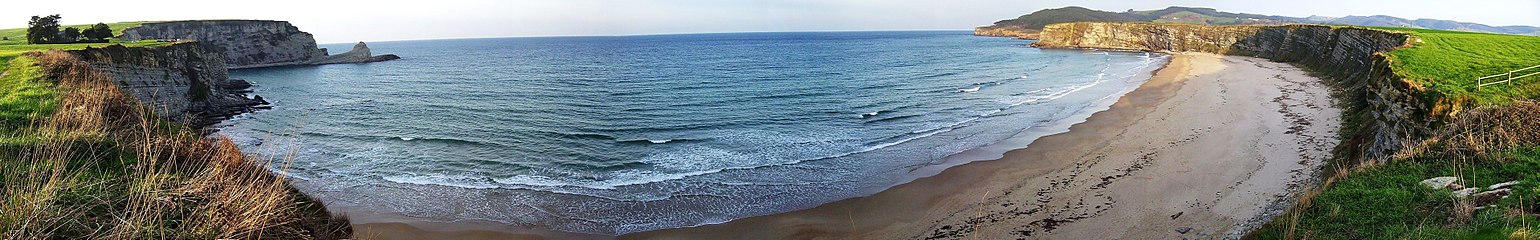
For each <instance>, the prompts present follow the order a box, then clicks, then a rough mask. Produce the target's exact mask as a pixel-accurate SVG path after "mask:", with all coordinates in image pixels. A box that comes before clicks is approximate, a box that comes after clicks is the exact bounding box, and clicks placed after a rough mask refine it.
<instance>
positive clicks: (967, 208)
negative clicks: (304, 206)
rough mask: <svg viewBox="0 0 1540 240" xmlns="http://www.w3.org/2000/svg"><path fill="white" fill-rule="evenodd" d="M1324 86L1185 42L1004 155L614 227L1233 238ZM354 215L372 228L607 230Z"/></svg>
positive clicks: (1273, 191)
mask: <svg viewBox="0 0 1540 240" xmlns="http://www.w3.org/2000/svg"><path fill="white" fill-rule="evenodd" d="M1329 95H1330V92H1329V90H1328V88H1327V87H1326V86H1325V85H1323V83H1322V82H1321V81H1320V80H1318V79H1316V78H1314V77H1310V76H1308V75H1307V74H1306V73H1305V72H1304V71H1302V70H1300V69H1298V68H1295V67H1293V66H1291V65H1288V64H1284V63H1275V62H1270V61H1267V60H1265V59H1258V58H1247V57H1234V56H1219V55H1211V54H1196V53H1179V54H1176V55H1174V56H1172V58H1171V61H1170V63H1169V64H1168V65H1167V66H1166V67H1164V68H1162V69H1161V70H1159V71H1158V72H1157V73H1156V74H1155V76H1154V77H1153V78H1152V79H1151V80H1150V81H1148V82H1146V83H1145V84H1143V85H1141V86H1140V87H1139V88H1138V89H1137V90H1134V91H1133V92H1130V93H1129V94H1127V95H1124V96H1123V97H1122V98H1120V99H1119V100H1118V101H1117V102H1116V103H1115V104H1113V106H1112V107H1111V108H1110V109H1109V110H1107V111H1102V112H1098V113H1095V114H1093V115H1092V116H1091V117H1090V118H1089V119H1088V120H1087V121H1086V122H1083V123H1080V124H1076V125H1074V126H1073V127H1071V128H1070V131H1069V132H1065V133H1061V134H1055V135H1051V136H1047V137H1043V138H1040V139H1038V140H1036V141H1034V142H1033V143H1032V144H1031V145H1030V146H1029V147H1027V148H1025V149H1019V150H1014V151H1011V152H1008V153H1007V154H1006V155H1005V157H1004V158H1002V159H999V160H993V161H981V162H974V163H969V164H964V165H961V166H957V167H953V168H950V169H947V170H945V171H943V172H941V173H940V174H938V175H936V176H932V177H928V178H922V179H918V180H915V181H913V182H910V183H906V184H902V185H899V186H896V187H894V188H892V189H889V190H886V191H883V192H881V193H878V194H876V195H872V196H868V197H861V198H853V199H847V200H842V201H838V202H834V203H829V204H825V205H822V206H819V207H816V208H812V209H806V210H800V211H794V212H788V213H782V214H776V215H769V216H760V217H752V218H745V219H738V220H734V221H731V222H727V223H724V224H716V225H706V226H699V227H693V228H681V229H667V230H659V231H652V232H642V233H635V234H629V235H624V236H620V237H619V238H623V239H807V238H837V239H956V238H973V237H977V238H983V239H1012V238H1070V237H1073V238H1082V239H1114V238H1141V239H1146V238H1184V237H1187V238H1223V237H1238V236H1240V235H1243V234H1245V233H1246V232H1247V231H1249V230H1250V229H1253V228H1255V227H1257V226H1259V225H1260V224H1261V223H1263V221H1265V220H1266V218H1267V216H1270V215H1272V214H1276V213H1277V212H1279V211H1281V209H1282V206H1283V204H1284V200H1286V199H1288V197H1290V196H1291V192H1294V191H1295V190H1297V188H1299V187H1300V186H1302V184H1304V183H1307V182H1308V181H1309V180H1310V179H1311V178H1312V174H1313V173H1314V172H1315V171H1316V170H1317V169H1318V166H1320V164H1321V163H1323V161H1324V160H1325V159H1327V158H1329V157H1330V150H1331V148H1332V147H1333V146H1335V145H1336V138H1335V136H1336V131H1337V129H1338V127H1339V124H1340V122H1341V121H1340V119H1339V115H1340V114H1339V110H1338V109H1335V108H1334V106H1335V104H1334V103H1333V102H1332V99H1331V98H1330V97H1329ZM355 219H356V220H355V221H359V222H360V224H355V227H357V229H358V234H359V236H372V237H373V238H376V239H415V238H457V239H466V238H471V239H477V238H479V239H538V238H563V239H565V238H607V237H603V236H592V235H562V234H552V233H540V232H538V231H528V230H519V231H505V230H499V228H498V227H497V226H496V225H495V224H492V225H486V224H482V225H478V226H477V227H456V226H457V224H421V223H416V224H403V223H399V222H392V221H390V220H388V219H378V218H375V217H368V216H355ZM370 219H374V220H370ZM376 220H378V221H376ZM458 225H464V224H458ZM1182 230H1186V231H1182Z"/></svg>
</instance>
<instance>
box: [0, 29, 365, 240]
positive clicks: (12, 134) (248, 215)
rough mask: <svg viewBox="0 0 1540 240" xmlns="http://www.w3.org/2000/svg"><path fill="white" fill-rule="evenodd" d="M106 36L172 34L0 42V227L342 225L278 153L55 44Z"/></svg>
mask: <svg viewBox="0 0 1540 240" xmlns="http://www.w3.org/2000/svg"><path fill="white" fill-rule="evenodd" d="M123 26H125V25H124V23H119V24H118V25H115V26H114V27H113V28H114V30H118V31H121V30H122V28H124V27H123ZM10 32H13V31H11V30H0V33H3V34H14V33H10ZM13 39H16V38H13ZM111 44H123V45H126V46H137V47H147V48H152V49H153V48H157V47H160V45H168V44H175V43H160V42H144V43H120V42H116V41H114V42H113V43H98V44H47V45H30V44H25V43H22V42H16V41H7V42H0V239H216V238H218V239H226V238H236V239H258V238H269V239H340V238H348V237H349V235H350V234H351V229H350V226H349V225H348V222H347V220H346V218H342V217H333V216H331V215H330V213H329V212H327V210H326V209H325V208H324V206H322V205H321V203H320V202H318V201H316V200H314V199H310V198H309V197H307V196H305V195H304V194H302V193H300V192H298V191H296V190H294V189H293V188H292V187H290V186H289V185H288V183H287V182H286V180H285V179H283V178H282V177H280V176H277V175H275V174H273V173H272V172H269V171H268V168H267V166H269V164H271V163H272V162H273V161H281V160H275V159H257V158H252V157H248V156H245V155H244V154H243V153H242V152H241V151H240V149H239V148H237V147H236V146H235V145H234V144H232V143H230V142H229V141H228V140H226V139H224V138H222V137H208V136H204V135H202V134H201V133H199V131H197V130H196V129H190V128H188V127H186V126H183V125H180V124H176V123H172V122H168V121H166V120H163V119H162V118H161V117H158V116H155V114H154V113H153V111H149V110H147V109H146V108H145V106H143V105H141V104H139V103H138V102H137V100H135V99H134V98H133V97H131V96H129V95H127V94H126V93H124V92H122V90H120V89H119V88H118V86H117V85H116V84H115V83H114V81H113V80H112V79H111V76H110V75H109V74H108V73H106V72H105V71H104V70H103V69H99V68H97V67H95V66H92V65H91V64H89V63H87V62H84V61H82V60H81V59H80V58H79V57H78V56H76V55H74V54H72V53H69V52H66V51H64V50H73V49H83V48H86V47H97V46H103V45H111ZM147 67H153V66H147Z"/></svg>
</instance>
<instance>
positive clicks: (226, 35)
mask: <svg viewBox="0 0 1540 240" xmlns="http://www.w3.org/2000/svg"><path fill="white" fill-rule="evenodd" d="M122 39H123V40H128V41H139V40H177V41H198V42H201V43H203V44H204V45H206V46H208V47H210V48H211V49H215V50H217V51H219V52H220V53H221V55H223V56H224V62H225V64H226V66H227V67H229V68H232V69H239V68H256V67H273V66H292V65H315V64H332V63H362V62H371V60H373V56H372V55H370V52H369V51H368V47H367V46H364V49H363V52H361V53H358V52H348V53H344V54H342V55H363V56H365V57H364V58H348V59H350V60H356V61H337V60H332V59H331V58H329V56H328V54H327V51H326V49H324V48H317V47H316V42H315V37H314V36H312V35H310V33H306V32H303V31H300V30H299V28H297V27H294V25H292V24H289V22H285V21H267V20H195V21H174V22H158V23H146V24H144V25H142V26H139V27H135V28H129V29H124V30H123V36H122ZM356 50H358V49H357V48H355V51H356ZM391 56H394V55H391Z"/></svg>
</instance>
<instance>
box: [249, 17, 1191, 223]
mask: <svg viewBox="0 0 1540 240" xmlns="http://www.w3.org/2000/svg"><path fill="white" fill-rule="evenodd" d="M1025 43H1027V42H1025V41H1020V40H1013V39H1008V38H987V37H975V36H971V35H970V34H969V32H951V31H948V32H828V33H731V34H691V35H659V36H621V37H541V38H502V39H462V40H428V41H404V42H379V43H371V44H370V46H371V48H373V49H374V52H376V53H395V54H398V55H401V56H402V57H403V59H402V60H398V61H390V62H381V63H373V64H351V65H327V66H311V67H287V68H266V69H252V70H238V71H233V72H231V75H232V77H234V78H240V79H246V80H249V81H251V82H252V83H253V84H254V85H255V87H254V88H253V90H254V94H257V95H261V96H263V97H264V98H266V99H267V100H268V101H271V102H272V103H273V105H274V107H273V109H271V110H266V111H260V112H256V113H252V114H247V115H243V116H240V117H237V118H236V119H233V120H231V121H228V122H226V123H225V124H226V125H225V126H224V127H223V133H224V134H226V135H228V136H230V137H231V138H232V139H233V140H235V141H236V142H237V143H238V144H240V145H242V146H243V147H244V149H246V151H248V152H249V153H252V154H260V155H266V156H273V157H275V158H278V159H280V160H282V161H278V162H277V163H275V164H273V169H274V170H275V171H280V172H282V173H284V174H287V175H289V176H291V177H293V178H294V179H296V183H297V185H298V186H299V187H300V188H301V189H302V190H304V191H306V192H307V193H310V194H312V195H315V196H317V197H319V198H321V199H324V200H327V201H328V204H329V205H332V206H337V207H339V208H341V209H358V210H357V211H376V212H386V213H391V214H404V215H408V216H413V217H418V218H423V219H429V220H440V221H449V220H456V219H476V220H489V221H498V222H504V223H509V224H515V225H525V226H533V227H539V228H547V229H551V230H559V231H572V232H587V233H601V234H621V233H629V232H636V231H645V230H654V229H661V228H670V227H681V226H693V225H700V224H709V223H718V222H724V221H728V220H732V219H736V218H743V217H750V216H757V215H766V214H773V213H778V212H785V211H791V210H797V209H803V208H809V207H814V206H817V205H819V204H823V203H827V202H832V201H837V200H840V199H845V198H850V197H857V196H864V195H869V194H872V193H876V192H878V191H881V190H883V189H886V188H888V187H891V186H894V185H896V184H901V183H903V182H907V181H910V180H913V179H915V178H917V177H924V176H927V175H931V174H934V173H935V172H936V171H937V170H939V169H944V168H945V167H948V166H954V165H957V164H961V163H965V162H968V161H974V160H987V159H992V158H993V157H997V156H999V154H1000V153H1001V152H1003V151H1004V150H1008V149H1011V148H1018V147H1021V146H1024V145H1025V143H1026V142H1030V141H1031V140H1032V139H1035V138H1036V137H1038V136H1041V135H1043V134H1051V133H1053V132H1057V131H1063V130H1064V129H1066V128H1067V127H1068V125H1070V124H1073V123H1076V122H1079V121H1083V120H1084V118H1085V117H1086V116H1087V115H1088V114H1090V113H1092V112H1095V111H1099V110H1102V109H1105V108H1106V107H1107V106H1108V105H1109V104H1110V103H1111V102H1112V101H1113V100H1116V99H1117V97H1118V96H1120V95H1121V94H1123V93H1126V92H1127V91H1130V90H1132V89H1133V88H1134V87H1136V86H1138V85H1139V84H1140V83H1142V82H1144V81H1146V80H1147V79H1148V78H1149V74H1150V72H1151V71H1153V70H1154V69H1155V68H1158V67H1159V66H1161V65H1162V64H1163V63H1164V61H1165V58H1164V57H1163V56H1160V55H1151V54H1147V53H1126V52H1100V51H1081V50H1041V49H1035V48H1030V47H1027V46H1024V44H1025ZM348 46H349V45H331V46H325V47H331V48H333V49H347V48H348ZM970 149H973V150H971V151H970ZM965 151H968V154H959V153H963V152H965Z"/></svg>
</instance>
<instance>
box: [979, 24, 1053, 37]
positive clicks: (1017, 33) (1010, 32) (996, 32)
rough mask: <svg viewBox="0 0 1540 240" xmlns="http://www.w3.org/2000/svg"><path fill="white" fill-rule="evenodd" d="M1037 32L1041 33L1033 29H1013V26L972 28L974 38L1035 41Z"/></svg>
mask: <svg viewBox="0 0 1540 240" xmlns="http://www.w3.org/2000/svg"><path fill="white" fill-rule="evenodd" d="M1039 32H1041V31H1038V30H1034V29H1026V28H1021V27H1013V26H1007V27H994V26H988V27H976V28H973V35H974V36H986V37H1011V38H1017V39H1037V38H1038V33H1039Z"/></svg>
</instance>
